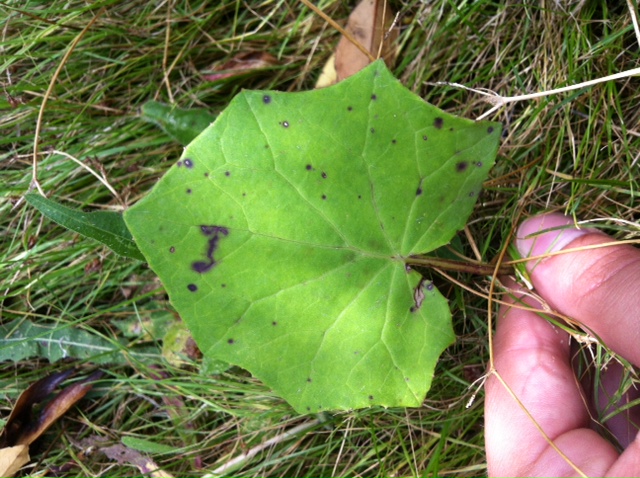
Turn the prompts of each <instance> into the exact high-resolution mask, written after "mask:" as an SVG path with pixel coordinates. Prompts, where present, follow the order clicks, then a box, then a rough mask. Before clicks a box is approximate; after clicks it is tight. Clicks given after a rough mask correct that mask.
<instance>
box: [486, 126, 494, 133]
mask: <svg viewBox="0 0 640 478" xmlns="http://www.w3.org/2000/svg"><path fill="white" fill-rule="evenodd" d="M487 133H489V134H491V133H493V126H489V127H488V128H487Z"/></svg>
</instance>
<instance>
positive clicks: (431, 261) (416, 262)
mask: <svg viewBox="0 0 640 478" xmlns="http://www.w3.org/2000/svg"><path fill="white" fill-rule="evenodd" d="M405 263H406V264H407V265H409V266H420V267H437V268H439V269H443V270H447V271H457V272H467V273H469V274H476V275H483V276H492V275H494V274H496V273H497V274H498V275H507V274H513V266H512V265H509V264H502V265H500V267H498V268H497V269H496V266H495V264H484V263H477V262H467V261H456V260H453V259H443V258H441V257H432V256H423V255H416V256H410V257H407V259H406V260H405Z"/></svg>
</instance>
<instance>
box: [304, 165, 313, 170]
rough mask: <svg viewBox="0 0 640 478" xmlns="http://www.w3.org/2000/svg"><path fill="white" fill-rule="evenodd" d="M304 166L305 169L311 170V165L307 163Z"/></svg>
mask: <svg viewBox="0 0 640 478" xmlns="http://www.w3.org/2000/svg"><path fill="white" fill-rule="evenodd" d="M305 167H306V169H307V171H311V170H312V169H313V166H311V165H310V164H307V165H306V166H305Z"/></svg>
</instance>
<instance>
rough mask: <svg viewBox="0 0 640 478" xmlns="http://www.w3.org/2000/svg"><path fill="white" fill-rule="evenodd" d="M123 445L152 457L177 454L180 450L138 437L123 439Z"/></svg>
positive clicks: (125, 437)
mask: <svg viewBox="0 0 640 478" xmlns="http://www.w3.org/2000/svg"><path fill="white" fill-rule="evenodd" d="M122 444H123V445H124V446H126V447H128V448H131V449H133V450H137V451H141V452H144V453H149V454H152V455H160V454H164V453H177V452H178V451H179V450H177V449H176V447H174V446H171V445H165V444H164V443H158V442H155V441H151V440H145V439H143V438H136V437H128V436H124V437H122Z"/></svg>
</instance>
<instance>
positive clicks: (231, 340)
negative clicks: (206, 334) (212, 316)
mask: <svg viewBox="0 0 640 478" xmlns="http://www.w3.org/2000/svg"><path fill="white" fill-rule="evenodd" d="M227 343H228V344H229V345H233V344H234V343H236V341H235V340H233V339H229V340H227Z"/></svg>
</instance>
